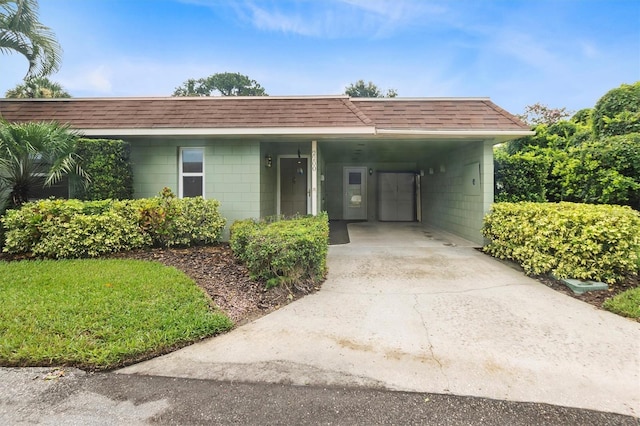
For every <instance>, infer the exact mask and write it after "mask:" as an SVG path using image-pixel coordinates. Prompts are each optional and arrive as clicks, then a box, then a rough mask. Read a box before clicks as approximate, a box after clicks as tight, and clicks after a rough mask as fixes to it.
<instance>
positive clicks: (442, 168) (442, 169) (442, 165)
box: [440, 164, 446, 173]
mask: <svg viewBox="0 0 640 426" xmlns="http://www.w3.org/2000/svg"><path fill="white" fill-rule="evenodd" d="M445 171H446V169H445V168H444V164H440V173H444V172H445Z"/></svg>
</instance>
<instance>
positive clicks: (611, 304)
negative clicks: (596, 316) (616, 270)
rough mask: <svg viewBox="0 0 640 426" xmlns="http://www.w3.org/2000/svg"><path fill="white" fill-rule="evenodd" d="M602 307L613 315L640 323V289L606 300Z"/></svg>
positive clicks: (633, 289)
mask: <svg viewBox="0 0 640 426" xmlns="http://www.w3.org/2000/svg"><path fill="white" fill-rule="evenodd" d="M602 306H603V307H604V308H605V309H607V310H609V311H611V312H613V313H616V314H619V315H622V316H625V317H629V318H635V319H636V320H638V321H640V287H636V288H632V289H630V290H627V291H625V292H622V293H620V294H618V295H616V296H614V297H612V298H611V299H609V300H606V301H605V302H604V303H603V304H602Z"/></svg>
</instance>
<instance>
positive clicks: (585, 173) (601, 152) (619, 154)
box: [551, 133, 640, 209]
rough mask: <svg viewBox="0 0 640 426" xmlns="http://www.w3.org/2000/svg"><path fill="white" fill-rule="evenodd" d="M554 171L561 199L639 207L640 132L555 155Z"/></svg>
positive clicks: (614, 137)
mask: <svg viewBox="0 0 640 426" xmlns="http://www.w3.org/2000/svg"><path fill="white" fill-rule="evenodd" d="M556 159H560V160H559V161H555V162H554V166H553V169H552V171H551V176H552V179H553V180H554V181H555V182H556V183H557V184H558V185H557V187H558V195H557V196H558V198H559V199H561V200H565V201H575V202H583V203H594V204H620V205H630V206H632V207H634V208H635V209H640V134H639V133H631V134H628V135H621V136H613V137H609V138H602V139H599V140H592V141H589V142H585V143H583V144H581V145H580V146H576V147H572V148H570V149H569V150H567V152H566V153H565V154H564V155H556Z"/></svg>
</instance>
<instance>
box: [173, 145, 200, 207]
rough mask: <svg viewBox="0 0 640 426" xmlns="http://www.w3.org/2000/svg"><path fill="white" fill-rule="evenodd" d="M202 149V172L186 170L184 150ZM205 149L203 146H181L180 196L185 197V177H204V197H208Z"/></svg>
mask: <svg viewBox="0 0 640 426" xmlns="http://www.w3.org/2000/svg"><path fill="white" fill-rule="evenodd" d="M195 150H200V152H202V172H186V173H185V172H184V171H183V170H182V166H183V161H182V159H183V157H182V155H183V153H184V151H195ZM205 170H206V169H205V149H204V147H203V146H184V147H180V150H179V155H178V197H179V198H184V193H183V191H184V178H185V177H202V198H206V197H205V194H206V189H205V172H204V171H205Z"/></svg>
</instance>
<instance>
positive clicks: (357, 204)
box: [342, 167, 367, 220]
mask: <svg viewBox="0 0 640 426" xmlns="http://www.w3.org/2000/svg"><path fill="white" fill-rule="evenodd" d="M342 179H343V188H344V189H343V194H344V200H343V206H344V211H343V219H344V220H366V219H367V168H366V167H345V168H344V176H343V178H342Z"/></svg>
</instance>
